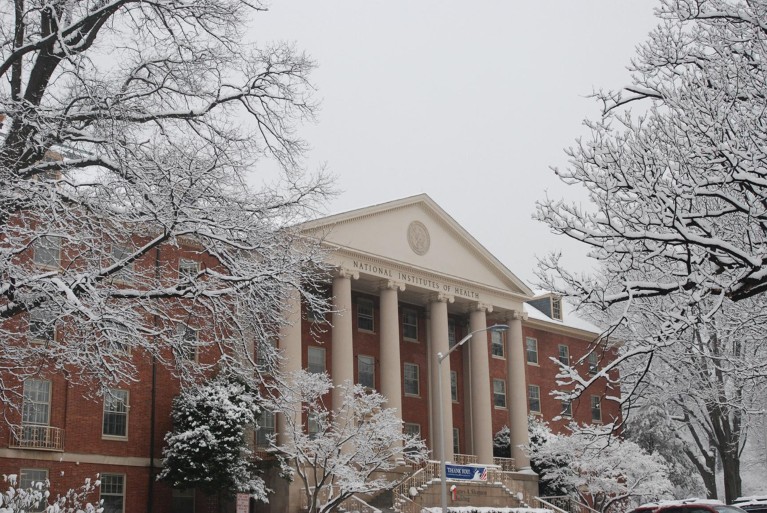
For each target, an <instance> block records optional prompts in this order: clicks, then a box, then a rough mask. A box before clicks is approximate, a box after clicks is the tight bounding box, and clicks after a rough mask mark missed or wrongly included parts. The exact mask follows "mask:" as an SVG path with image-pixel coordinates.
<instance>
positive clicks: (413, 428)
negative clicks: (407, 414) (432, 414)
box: [405, 422, 421, 438]
mask: <svg viewBox="0 0 767 513" xmlns="http://www.w3.org/2000/svg"><path fill="white" fill-rule="evenodd" d="M405 434H406V435H410V436H417V437H419V438H420V437H421V425H420V424H416V423H414V422H405Z"/></svg>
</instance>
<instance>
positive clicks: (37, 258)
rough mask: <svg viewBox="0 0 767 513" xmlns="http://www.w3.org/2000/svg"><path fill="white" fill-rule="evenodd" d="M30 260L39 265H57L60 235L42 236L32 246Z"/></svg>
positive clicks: (59, 252) (59, 251)
mask: <svg viewBox="0 0 767 513" xmlns="http://www.w3.org/2000/svg"><path fill="white" fill-rule="evenodd" d="M32 251H33V256H32V260H33V261H34V262H35V263H36V264H39V265H44V266H47V267H58V266H59V259H60V255H61V237H54V236H43V237H40V238H39V239H37V240H36V241H35V242H34V244H33V246H32Z"/></svg>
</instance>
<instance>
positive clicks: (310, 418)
mask: <svg viewBox="0 0 767 513" xmlns="http://www.w3.org/2000/svg"><path fill="white" fill-rule="evenodd" d="M306 432H307V434H308V435H309V438H312V439H313V438H316V437H317V435H318V434H319V432H320V419H319V416H318V415H317V413H316V412H313V411H310V412H309V413H308V414H307V415H306Z"/></svg>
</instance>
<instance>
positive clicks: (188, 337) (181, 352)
mask: <svg viewBox="0 0 767 513" xmlns="http://www.w3.org/2000/svg"><path fill="white" fill-rule="evenodd" d="M178 336H179V339H180V341H181V343H180V344H179V345H178V346H177V347H176V351H177V354H178V356H179V360H189V361H197V347H198V345H199V339H198V337H197V330H196V329H194V328H192V327H191V326H187V325H186V324H180V325H179V326H178Z"/></svg>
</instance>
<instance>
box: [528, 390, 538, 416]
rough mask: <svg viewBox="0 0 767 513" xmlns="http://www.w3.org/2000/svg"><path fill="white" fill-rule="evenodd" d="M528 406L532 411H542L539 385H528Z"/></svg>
mask: <svg viewBox="0 0 767 513" xmlns="http://www.w3.org/2000/svg"><path fill="white" fill-rule="evenodd" d="M527 407H528V408H529V409H530V413H541V389H540V387H538V385H527Z"/></svg>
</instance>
